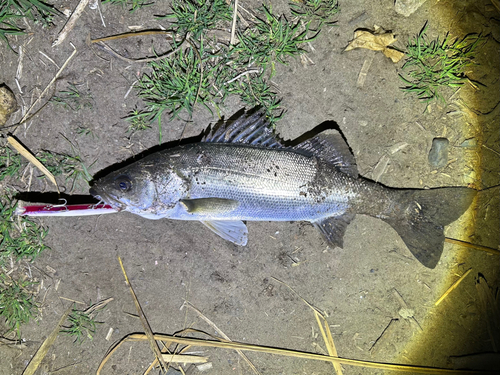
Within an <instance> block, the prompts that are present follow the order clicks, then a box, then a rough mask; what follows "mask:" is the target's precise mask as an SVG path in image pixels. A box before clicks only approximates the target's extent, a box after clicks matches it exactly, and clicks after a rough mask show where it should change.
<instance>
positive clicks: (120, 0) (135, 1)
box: [102, 0, 154, 13]
mask: <svg viewBox="0 0 500 375" xmlns="http://www.w3.org/2000/svg"><path fill="white" fill-rule="evenodd" d="M102 3H103V4H114V5H121V6H122V7H123V8H129V12H130V13H134V12H135V11H136V10H138V9H140V8H142V7H145V6H149V5H153V4H154V1H150V0H103V2H102Z"/></svg>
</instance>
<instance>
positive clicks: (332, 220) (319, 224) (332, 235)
mask: <svg viewBox="0 0 500 375" xmlns="http://www.w3.org/2000/svg"><path fill="white" fill-rule="evenodd" d="M352 219H354V214H351V213H345V214H343V215H340V216H332V217H327V218H326V219H322V220H317V221H313V222H312V224H313V225H314V226H315V227H316V228H318V229H319V231H320V232H321V233H322V234H323V236H324V237H325V239H326V241H327V242H328V243H329V244H330V245H331V246H333V247H337V246H338V247H340V248H342V247H343V246H344V234H345V230H346V228H347V226H348V225H349V223H350V222H351V220H352Z"/></svg>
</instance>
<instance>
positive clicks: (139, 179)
mask: <svg viewBox="0 0 500 375" xmlns="http://www.w3.org/2000/svg"><path fill="white" fill-rule="evenodd" d="M264 119H265V118H264V117H263V115H262V114H261V113H256V114H253V115H246V114H245V115H243V116H241V117H240V118H238V119H237V120H236V121H235V122H234V123H233V124H229V123H226V124H224V125H223V126H222V128H220V129H219V130H217V131H214V132H212V133H211V134H210V135H209V136H208V137H205V139H204V141H203V142H200V143H195V144H190V145H186V146H178V147H175V148H172V149H168V150H164V151H160V152H156V153H154V154H152V155H149V156H147V157H145V158H144V159H142V160H139V161H137V162H135V163H133V164H131V165H130V166H128V167H124V168H122V169H120V170H118V171H115V172H112V173H110V174H109V175H107V176H105V177H104V178H102V179H100V180H98V181H97V182H96V183H95V184H94V186H93V187H92V189H91V194H93V195H94V196H96V197H97V198H99V199H101V200H103V201H104V202H105V203H107V204H110V205H111V206H113V207H115V208H117V209H120V210H124V211H129V212H132V213H135V214H138V215H141V216H143V217H146V218H149V219H160V218H170V219H179V220H198V221H200V222H202V223H203V224H205V225H206V226H207V227H209V228H210V229H211V230H213V231H214V232H216V233H217V234H219V235H220V236H222V237H223V238H225V239H228V240H230V241H232V242H234V243H236V244H240V245H245V244H246V242H247V229H246V226H245V224H243V222H242V221H243V220H246V221H309V222H311V223H312V224H313V225H315V226H316V227H317V228H318V229H319V230H320V231H321V232H322V233H323V235H324V236H325V238H326V240H327V241H328V242H329V243H330V244H332V245H335V246H342V245H343V235H344V232H345V229H346V227H347V225H348V224H349V222H350V221H351V220H352V219H353V218H354V216H355V215H356V214H367V215H371V216H375V217H379V218H381V219H382V220H384V221H386V222H388V223H389V224H390V225H392V226H393V227H394V229H396V231H397V232H398V233H399V234H400V236H401V237H402V238H403V240H404V241H405V243H406V244H407V246H408V247H409V249H410V250H411V251H412V252H413V254H414V255H415V256H416V257H417V259H419V260H420V261H421V262H422V263H423V264H424V265H426V266H428V267H431V268H432V267H434V266H435V265H436V263H437V261H438V260H439V257H440V254H441V252H442V247H443V241H444V236H443V226H444V225H446V224H448V223H450V222H452V221H454V220H456V218H458V217H459V216H460V215H461V214H462V213H463V211H464V210H465V209H466V208H467V207H468V205H469V204H470V201H471V199H472V196H473V191H472V190H470V189H464V188H443V189H435V190H428V191H425V190H411V189H406V190H398V189H391V188H387V187H385V186H382V185H380V184H376V183H374V182H371V181H369V180H366V179H363V178H360V177H358V174H357V169H356V165H355V162H354V158H353V156H352V154H351V153H350V151H349V149H348V146H347V145H346V144H345V142H344V140H343V138H342V137H341V135H340V133H338V132H335V131H330V132H329V133H325V134H320V135H318V136H317V137H315V138H313V139H311V140H308V141H305V142H303V143H302V144H299V145H298V146H295V147H285V146H283V145H282V144H281V142H280V141H279V140H278V139H277V138H276V137H275V136H274V134H272V132H271V131H270V130H269V128H268V127H267V126H266V125H267V124H266V122H265V120H264ZM443 200H444V201H445V202H448V203H450V202H454V203H455V205H456V206H457V207H458V206H459V208H456V209H436V208H435V207H434V206H435V205H439V207H443V202H442V201H443ZM429 213H430V214H432V216H434V217H432V218H431V217H429ZM426 237H429V238H426Z"/></svg>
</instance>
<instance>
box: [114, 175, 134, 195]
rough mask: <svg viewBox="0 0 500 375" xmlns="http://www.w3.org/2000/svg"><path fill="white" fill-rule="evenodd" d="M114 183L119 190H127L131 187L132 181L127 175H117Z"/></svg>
mask: <svg viewBox="0 0 500 375" xmlns="http://www.w3.org/2000/svg"><path fill="white" fill-rule="evenodd" d="M116 184H117V186H118V188H119V189H120V190H121V191H129V190H130V189H131V188H132V181H130V178H128V177H127V176H119V177H118V178H117V179H116Z"/></svg>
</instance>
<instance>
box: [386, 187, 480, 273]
mask: <svg viewBox="0 0 500 375" xmlns="http://www.w3.org/2000/svg"><path fill="white" fill-rule="evenodd" d="M399 194H400V196H399V199H398V200H397V203H398V204H396V206H397V207H398V208H396V209H395V215H394V216H392V217H389V218H384V219H383V220H384V221H385V222H387V223H389V224H390V225H391V226H392V227H393V228H394V229H395V230H396V232H398V234H399V236H400V237H401V238H402V239H403V241H404V243H405V244H406V246H408V249H409V250H410V251H411V252H412V254H413V255H414V256H415V257H416V258H417V259H418V261H419V262H420V263H422V264H423V265H424V266H426V267H429V268H434V267H436V264H437V263H438V261H439V259H440V258H441V253H442V252H443V243H444V233H443V230H444V226H445V225H448V224H450V223H452V222H453V221H455V220H457V219H458V218H459V217H460V216H461V215H462V214H463V213H464V212H465V211H466V210H467V208H468V207H469V206H470V204H471V202H472V199H473V198H474V196H475V194H476V191H475V190H472V189H468V188H438V189H430V190H405V191H400V192H399Z"/></svg>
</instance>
